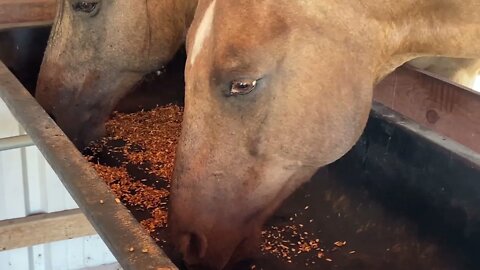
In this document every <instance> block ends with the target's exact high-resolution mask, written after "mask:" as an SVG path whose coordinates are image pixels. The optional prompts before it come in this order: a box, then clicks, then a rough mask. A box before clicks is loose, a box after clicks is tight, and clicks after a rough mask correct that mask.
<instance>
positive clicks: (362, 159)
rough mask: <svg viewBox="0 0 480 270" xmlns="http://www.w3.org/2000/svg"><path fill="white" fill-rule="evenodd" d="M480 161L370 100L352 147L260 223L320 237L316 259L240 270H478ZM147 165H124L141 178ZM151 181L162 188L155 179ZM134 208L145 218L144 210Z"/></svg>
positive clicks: (265, 261) (111, 157) (115, 160)
mask: <svg viewBox="0 0 480 270" xmlns="http://www.w3.org/2000/svg"><path fill="white" fill-rule="evenodd" d="M110 145H111V148H115V147H118V146H121V145H122V142H119V141H115V142H113V141H112V143H111V144H110ZM110 150H111V149H105V152H103V153H100V156H98V158H99V162H101V163H104V164H107V165H108V164H110V165H111V166H117V165H118V164H119V163H121V162H122V161H123V158H124V157H122V156H121V155H115V151H110ZM107 152H109V153H108V154H107ZM117 153H121V151H117ZM479 161H480V157H479V155H478V154H475V153H472V152H470V151H469V150H468V149H466V148H464V147H462V146H460V145H458V144H456V143H453V142H451V141H449V140H446V139H444V138H442V137H441V136H439V135H437V134H435V133H432V132H430V131H428V130H424V129H422V128H420V127H418V126H417V125H416V124H414V123H411V122H409V121H408V120H405V119H402V118H401V117H400V116H399V115H397V114H395V113H394V112H392V111H390V110H389V109H386V108H384V107H383V106H381V105H375V106H374V110H372V113H371V117H370V120H369V123H368V126H367V128H366V130H365V133H364V135H363V136H362V138H361V139H360V141H359V142H358V144H357V145H356V146H355V147H354V148H353V149H352V151H350V153H348V154H347V155H346V156H345V157H344V158H342V159H341V160H339V161H338V162H336V163H335V164H332V165H331V166H328V167H327V168H324V169H321V170H319V172H318V173H317V174H316V175H315V177H314V178H313V179H312V180H311V181H310V182H308V183H307V184H305V185H304V186H303V187H302V188H301V189H299V190H298V191H297V192H295V194H293V195H292V196H291V197H290V198H289V199H288V200H287V201H286V202H285V203H284V204H283V206H282V207H281V208H280V209H279V210H278V211H277V213H276V214H275V216H274V217H272V218H271V220H270V221H269V222H268V224H267V225H266V228H271V227H272V226H275V227H277V228H285V227H288V226H291V225H296V226H297V228H298V226H301V227H302V228H301V229H299V231H300V232H301V233H304V232H307V233H308V234H309V237H310V239H319V240H320V242H319V247H320V248H321V249H322V251H323V252H321V253H322V255H321V256H322V258H318V257H317V254H318V253H317V252H309V253H302V254H301V255H298V256H295V257H294V258H292V259H290V260H289V259H287V258H286V257H284V258H281V259H279V258H277V257H275V256H273V255H271V254H269V253H268V252H267V253H266V255H264V256H263V257H261V259H259V260H257V261H253V262H248V263H246V264H245V266H242V267H239V269H250V263H253V264H255V266H256V268H255V269H348V270H373V269H375V270H377V269H378V270H383V269H398V270H403V269H442V270H443V269H444V270H447V269H448V270H450V269H452V270H453V269H456V270H457V269H458V270H460V269H480V258H479V257H478V254H480V207H478V205H480V162H479ZM144 169H145V168H130V169H129V170H128V171H129V173H130V174H131V176H132V178H134V179H135V178H136V179H144V178H145V175H143V174H142V172H143V171H144ZM157 180H160V181H157ZM148 182H149V183H151V185H152V186H157V187H164V186H161V185H160V186H159V184H158V183H162V181H161V179H149V181H148ZM131 210H132V212H133V213H134V215H135V216H136V217H137V218H138V219H139V220H143V219H145V212H143V211H136V210H135V209H131ZM232 211H234V209H232ZM165 234H166V232H165V231H162V230H159V231H156V232H155V233H154V235H155V237H158V238H159V239H164V238H165V237H166V236H165ZM290 235H291V234H288V233H287V234H284V237H285V239H286V240H288V242H289V243H296V242H297V241H298V240H299V239H298V237H297V236H295V237H293V236H292V237H291V236H290ZM338 242H341V243H342V246H341V247H337V246H336V245H335V244H334V243H338ZM343 242H345V243H344V244H345V245H343ZM158 243H159V244H161V245H162V248H164V249H166V251H167V253H170V254H173V253H171V250H170V248H169V246H168V245H165V244H164V242H163V241H159V242H158ZM292 248H296V249H298V246H296V245H293V246H292ZM290 254H292V252H290ZM171 257H172V258H174V257H175V256H173V255H171ZM174 261H177V263H178V262H179V261H178V260H174ZM289 261H290V262H289ZM312 262H313V263H312ZM179 266H180V267H182V265H181V263H179Z"/></svg>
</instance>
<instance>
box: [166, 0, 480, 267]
mask: <svg viewBox="0 0 480 270" xmlns="http://www.w3.org/2000/svg"><path fill="white" fill-rule="evenodd" d="M479 13H480V5H479V4H478V0H465V1H457V0H441V1H431V0H400V1H394V0H381V1H367V0H358V1H347V0H323V1H309V0H301V1H290V0H262V1H257V0H201V1H200V2H199V6H198V10H197V13H196V15H195V19H194V21H193V24H192V27H191V30H190V32H189V36H188V42H187V47H188V54H189V55H188V58H189V59H188V61H187V67H186V100H185V116H184V126H183V131H182V136H181V138H180V144H179V148H178V152H177V166H176V171H175V179H174V182H173V184H172V197H171V212H170V227H171V229H172V232H173V237H174V240H175V242H176V243H177V245H178V247H179V249H180V251H182V253H183V254H184V259H185V261H186V262H187V263H188V264H189V265H203V266H205V267H206V268H207V269H223V268H225V266H226V265H228V263H229V262H230V263H233V262H234V261H235V260H236V259H238V258H242V257H243V256H245V254H244V252H245V251H248V250H249V249H250V248H251V247H252V243H255V241H256V239H257V237H258V235H259V234H258V233H259V230H260V228H261V226H262V224H263V223H264V222H265V220H266V219H267V218H268V217H269V216H270V215H271V214H272V212H273V211H274V210H275V209H276V208H277V207H278V206H279V204H280V203H281V202H282V201H283V200H284V199H285V198H286V197H287V196H288V195H290V194H291V193H292V192H293V191H294V190H295V189H296V188H297V187H298V186H300V185H301V184H302V183H304V182H306V181H307V180H308V179H310V177H311V176H312V174H314V173H315V171H316V170H317V169H318V168H319V167H321V166H325V165H326V164H329V163H331V162H333V161H335V160H337V159H338V158H340V157H341V156H343V155H344V154H345V153H346V152H347V151H348V150H349V149H350V148H351V147H352V146H353V145H354V143H355V142H356V141H357V139H358V138H359V136H360V134H361V133H362V131H363V129H364V127H365V123H366V121H367V118H368V115H369V111H370V107H371V102H372V88H373V86H374V85H375V84H376V83H377V82H378V81H379V80H381V79H382V78H383V77H384V76H385V75H386V74H388V73H390V72H391V71H392V70H393V69H395V68H396V67H398V66H399V65H401V64H403V63H405V62H406V61H408V60H411V59H413V58H416V57H421V56H428V55H444V56H452V57H465V58H480V18H479V17H478V14H479Z"/></svg>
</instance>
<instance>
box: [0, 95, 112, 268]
mask: <svg viewBox="0 0 480 270" xmlns="http://www.w3.org/2000/svg"><path fill="white" fill-rule="evenodd" d="M20 134H23V132H22V128H21V127H20V125H19V124H18V122H17V121H16V120H15V118H14V117H13V116H12V115H11V113H10V112H9V111H8V109H7V107H6V105H5V103H4V102H3V101H2V100H1V99H0V138H3V137H9V136H15V135H20ZM74 208H78V207H77V205H76V204H75V202H74V201H73V199H72V198H71V197H70V195H69V194H68V192H67V191H66V190H65V188H64V187H63V185H62V184H61V182H60V180H59V179H58V177H57V176H56V175H55V173H54V172H53V170H52V169H51V168H50V166H49V165H48V163H47V162H46V161H45V159H44V158H43V156H42V154H41V153H40V152H39V151H38V149H37V148H36V147H34V146H32V147H27V148H24V149H15V150H8V151H3V152H0V220H5V219H12V218H18V217H25V216H27V215H30V214H36V213H51V212H56V211H62V210H68V209H74ZM34 233H35V232H32V234H34ZM115 261H116V260H115V258H114V257H113V255H112V254H111V253H110V251H109V250H108V248H107V247H106V246H105V244H104V243H103V241H102V240H101V239H100V237H99V236H91V237H84V238H78V239H72V240H67V241H60V242H54V243H49V244H43V245H38V246H33V247H28V248H21V249H17V250H10V251H4V252H0V269H1V270H24V269H25V270H57V269H58V270H69V269H83V268H87V267H95V266H100V265H104V264H110V263H113V262H115Z"/></svg>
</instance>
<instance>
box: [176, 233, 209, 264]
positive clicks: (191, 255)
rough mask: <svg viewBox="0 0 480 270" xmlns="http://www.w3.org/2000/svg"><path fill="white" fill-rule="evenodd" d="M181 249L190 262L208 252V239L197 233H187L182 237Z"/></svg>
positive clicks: (186, 259)
mask: <svg viewBox="0 0 480 270" xmlns="http://www.w3.org/2000/svg"><path fill="white" fill-rule="evenodd" d="M180 251H181V252H182V253H183V256H184V260H185V261H187V262H189V263H191V262H194V261H197V260H199V259H202V258H203V257H205V255H206V253H207V239H206V238H205V236H203V235H199V234H196V233H189V234H185V235H183V236H182V237H181V238H180Z"/></svg>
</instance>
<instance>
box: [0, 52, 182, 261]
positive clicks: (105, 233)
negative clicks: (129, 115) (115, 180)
mask: <svg viewBox="0 0 480 270" xmlns="http://www.w3.org/2000/svg"><path fill="white" fill-rule="evenodd" d="M0 98H2V99H3V100H4V101H5V103H6V104H7V106H8V108H9V109H10V111H11V112H12V113H13V115H14V116H15V117H16V119H17V120H18V121H19V122H20V124H21V125H22V126H23V128H24V129H25V130H26V132H27V134H28V135H29V136H30V138H31V139H32V140H33V142H34V143H35V144H36V145H37V147H38V148H39V149H40V151H41V152H42V154H43V156H44V157H45V158H46V160H47V161H48V162H49V163H50V165H51V166H52V168H53V170H54V171H55V172H56V173H57V175H58V176H59V178H60V180H61V181H62V183H63V185H64V186H65V187H66V189H67V190H68V192H69V193H70V195H71V196H72V197H73V199H74V200H75V201H76V203H77V204H78V206H79V207H80V209H81V210H82V212H83V213H84V214H85V216H86V217H87V219H88V220H89V221H90V223H91V224H92V225H93V227H94V228H95V230H96V231H97V233H98V234H99V235H100V237H101V238H102V239H103V241H104V242H105V243H106V245H107V246H108V247H109V249H110V250H111V251H112V253H113V255H114V256H115V257H116V259H117V260H118V262H119V263H120V265H121V266H122V267H123V268H124V269H125V270H130V269H136V270H148V269H155V270H160V269H164V270H166V269H177V267H176V266H175V265H174V264H173V263H172V262H171V260H170V259H169V258H168V257H167V256H166V255H165V253H164V252H163V250H162V249H160V248H159V247H158V246H157V244H156V243H155V241H154V240H153V239H152V238H151V237H150V236H149V234H148V232H147V231H146V230H144V229H143V228H142V227H141V225H140V224H139V223H138V221H137V220H136V219H135V218H134V217H133V216H132V215H131V213H130V212H129V211H128V210H127V208H125V207H124V206H123V205H122V204H119V203H117V202H116V201H115V197H114V196H113V194H112V193H111V191H110V189H109V188H108V186H107V185H106V184H105V183H104V182H103V181H102V180H101V179H100V178H99V176H98V175H97V173H96V172H95V170H94V169H93V168H92V167H91V166H90V165H89V164H88V163H87V161H86V159H85V158H84V157H83V156H82V154H81V153H80V152H79V151H78V150H77V149H76V148H75V146H74V145H73V144H72V143H71V141H70V140H69V139H68V138H67V137H66V136H65V134H64V133H63V132H62V131H61V130H60V128H59V127H58V126H57V125H56V124H55V122H54V121H53V120H52V119H51V118H50V117H49V116H48V114H47V113H46V112H45V111H44V110H43V109H42V107H41V106H40V105H39V104H38V103H37V102H36V100H35V99H34V98H33V97H32V96H31V95H30V93H29V92H28V91H27V90H26V89H25V88H24V87H23V85H22V84H21V83H20V82H19V81H18V80H17V78H15V76H14V75H13V74H12V73H11V72H10V71H9V70H8V68H7V67H6V66H5V65H4V64H3V63H2V62H1V61H0ZM100 201H102V202H103V203H100ZM145 250H147V251H148V252H144V251H145ZM142 251H143V252H142Z"/></svg>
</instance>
